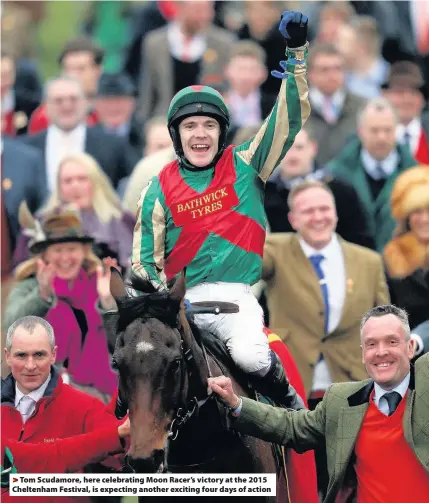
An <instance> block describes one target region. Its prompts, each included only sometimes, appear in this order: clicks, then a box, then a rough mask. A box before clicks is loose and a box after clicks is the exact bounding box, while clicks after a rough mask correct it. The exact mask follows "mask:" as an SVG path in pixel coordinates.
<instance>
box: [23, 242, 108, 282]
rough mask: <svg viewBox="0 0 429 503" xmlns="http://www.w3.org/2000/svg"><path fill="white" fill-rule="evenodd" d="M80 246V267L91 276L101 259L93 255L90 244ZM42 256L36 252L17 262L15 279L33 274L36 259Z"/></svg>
mask: <svg viewBox="0 0 429 503" xmlns="http://www.w3.org/2000/svg"><path fill="white" fill-rule="evenodd" d="M82 246H83V248H84V250H85V258H84V261H83V263H82V267H83V269H84V270H85V271H86V272H87V273H88V275H89V276H92V274H94V273H95V270H96V269H97V267H98V266H99V265H101V260H100V259H99V258H98V257H97V256H96V255H94V252H93V251H92V246H91V245H90V244H82ZM42 256H43V252H42V253H38V254H37V255H34V257H31V258H30V259H28V260H26V261H25V262H22V264H19V265H18V266H17V268H16V269H15V279H16V280H17V281H22V280H24V279H26V278H28V277H30V276H33V275H35V274H36V272H37V261H38V260H39V258H40V257H42Z"/></svg>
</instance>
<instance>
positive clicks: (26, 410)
mask: <svg viewBox="0 0 429 503" xmlns="http://www.w3.org/2000/svg"><path fill="white" fill-rule="evenodd" d="M34 405H35V403H34V400H33V399H32V398H31V397H30V396H28V395H25V396H23V397H22V398H21V400H20V401H19V405H18V409H19V412H20V413H21V417H22V421H23V422H24V423H25V422H26V421H27V419H28V418H29V417H30V416H31V414H32V413H33V410H34Z"/></svg>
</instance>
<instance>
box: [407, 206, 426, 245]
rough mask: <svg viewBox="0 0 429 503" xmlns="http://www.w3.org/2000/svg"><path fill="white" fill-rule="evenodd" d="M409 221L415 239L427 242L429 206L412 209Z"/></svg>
mask: <svg viewBox="0 0 429 503" xmlns="http://www.w3.org/2000/svg"><path fill="white" fill-rule="evenodd" d="M409 222H410V228H411V230H412V231H413V232H414V234H415V235H416V236H417V239H418V240H419V241H421V242H423V243H429V206H427V207H426V208H421V209H419V210H416V211H413V212H412V213H411V215H410V217H409Z"/></svg>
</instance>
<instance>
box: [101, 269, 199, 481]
mask: <svg viewBox="0 0 429 503" xmlns="http://www.w3.org/2000/svg"><path fill="white" fill-rule="evenodd" d="M114 276H115V277H113V275H112V282H111V290H112V294H113V295H114V297H115V299H116V301H117V304H118V311H119V317H118V323H117V332H118V338H117V341H116V347H115V353H114V361H115V365H116V367H117V369H118V371H119V376H120V381H119V387H120V391H121V395H122V396H123V397H124V398H125V399H126V400H127V402H128V406H129V415H130V422H131V438H130V440H131V446H130V450H129V452H128V464H129V465H130V466H131V467H132V468H133V469H134V470H135V471H136V472H139V473H142V472H156V471H159V470H160V469H161V468H162V466H161V465H162V462H163V460H164V453H165V449H166V445H167V440H168V433H169V431H170V427H171V424H172V422H173V419H174V416H175V414H176V412H177V410H178V409H179V408H180V407H183V405H184V403H185V402H186V397H187V393H188V385H189V384H188V375H187V369H186V362H185V359H184V357H183V356H184V352H185V351H186V350H187V349H192V345H193V338H192V332H191V329H190V326H189V324H188V322H187V319H186V315H185V310H184V296H185V280H184V276H183V275H182V276H181V277H180V279H178V280H177V281H176V282H175V284H174V285H173V287H172V288H171V290H170V291H157V290H156V289H155V288H154V287H153V286H152V285H151V284H150V283H149V282H146V281H144V280H142V279H140V278H136V277H133V278H132V279H131V284H130V286H131V287H132V288H133V289H134V290H135V291H137V292H138V293H139V294H140V295H139V296H138V297H133V298H129V297H127V296H126V293H125V287H124V285H123V283H121V282H122V279H118V276H117V275H114ZM113 283H115V284H113Z"/></svg>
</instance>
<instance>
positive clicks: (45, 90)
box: [43, 75, 85, 101]
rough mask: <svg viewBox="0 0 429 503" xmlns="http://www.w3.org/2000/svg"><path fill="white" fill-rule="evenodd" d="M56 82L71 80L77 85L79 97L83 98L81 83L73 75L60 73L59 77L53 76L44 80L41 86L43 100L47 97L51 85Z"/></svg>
mask: <svg viewBox="0 0 429 503" xmlns="http://www.w3.org/2000/svg"><path fill="white" fill-rule="evenodd" d="M57 82H73V83H74V84H76V86H77V87H78V89H79V94H80V95H81V97H82V98H83V97H84V96H85V93H84V92H83V88H82V84H81V82H80V81H79V80H78V79H76V78H75V77H70V76H69V75H60V76H59V77H54V78H52V79H49V80H47V81H46V83H45V85H44V88H43V98H44V100H45V101H46V100H47V99H48V98H49V94H50V92H51V88H52V86H54V85H55V84H56V83H57Z"/></svg>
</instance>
